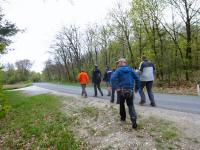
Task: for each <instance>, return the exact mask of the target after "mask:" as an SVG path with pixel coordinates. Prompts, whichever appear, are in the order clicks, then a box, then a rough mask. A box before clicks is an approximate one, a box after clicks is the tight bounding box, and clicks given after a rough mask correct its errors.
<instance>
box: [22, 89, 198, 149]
mask: <svg viewBox="0 0 200 150" xmlns="http://www.w3.org/2000/svg"><path fill="white" fill-rule="evenodd" d="M23 90H25V89H23ZM25 93H28V94H31V95H33V94H41V93H52V94H56V95H59V96H62V97H61V99H62V108H61V110H62V111H63V112H64V113H65V114H66V116H67V117H68V118H69V119H71V121H72V123H73V126H72V129H71V130H72V132H73V133H74V134H75V135H76V137H77V138H79V139H82V140H83V141H85V143H83V149H93V150H100V149H104V150H108V149H123V150H134V149H141V150H154V149H155V150H156V149H184V150H199V149H200V132H199V131H200V115H198V114H191V113H184V112H178V111H172V110H166V109H162V108H152V107H149V106H143V107H141V106H136V111H137V114H138V126H139V127H138V130H137V131H136V130H133V129H131V122H130V120H129V116H128V117H127V121H126V123H121V122H120V120H119V115H118V114H119V113H118V111H119V110H118V107H119V106H118V105H116V104H110V103H109V102H108V101H104V100H102V99H98V98H93V97H89V98H87V99H85V98H82V97H81V96H79V95H73V94H65V93H59V92H54V91H51V90H45V89H42V88H39V89H38V88H37V87H34V88H32V89H31V88H29V89H28V90H26V91H25Z"/></svg>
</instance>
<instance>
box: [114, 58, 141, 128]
mask: <svg viewBox="0 0 200 150" xmlns="http://www.w3.org/2000/svg"><path fill="white" fill-rule="evenodd" d="M117 64H118V69H117V70H116V71H115V72H114V73H113V74H112V76H111V85H112V86H113V87H114V88H115V89H117V92H118V94H119V95H118V96H119V97H118V98H119V101H120V116H121V121H126V110H125V105H124V103H125V101H126V103H127V106H128V109H129V115H130V119H131V121H132V128H133V129H136V128H137V122H136V120H137V114H136V112H135V108H134V103H133V98H134V91H133V90H134V87H135V92H137V91H138V90H139V84H140V80H139V77H138V76H137V74H136V73H135V71H134V69H133V68H131V67H129V66H128V64H127V61H126V59H124V58H121V59H119V60H118V61H117ZM134 83H136V86H134Z"/></svg>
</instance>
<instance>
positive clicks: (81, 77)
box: [78, 69, 89, 98]
mask: <svg viewBox="0 0 200 150" xmlns="http://www.w3.org/2000/svg"><path fill="white" fill-rule="evenodd" d="M78 81H79V82H80V84H81V87H82V94H81V95H82V96H85V98H86V97H87V92H86V85H87V84H88V83H89V76H88V74H87V73H86V72H85V71H84V70H83V69H82V70H81V72H80V73H79V74H78Z"/></svg>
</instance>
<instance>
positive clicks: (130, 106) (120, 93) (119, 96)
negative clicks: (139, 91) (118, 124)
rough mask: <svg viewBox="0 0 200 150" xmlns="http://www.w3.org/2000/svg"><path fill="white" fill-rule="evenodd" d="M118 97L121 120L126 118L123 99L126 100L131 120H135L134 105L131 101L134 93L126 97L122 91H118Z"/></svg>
mask: <svg viewBox="0 0 200 150" xmlns="http://www.w3.org/2000/svg"><path fill="white" fill-rule="evenodd" d="M118 98H119V103H120V116H121V120H122V121H125V120H126V109H125V101H126V104H127V106H128V111H129V115H130V119H131V121H132V122H133V121H135V120H136V119H137V114H136V112H135V107H134V103H133V98H134V93H132V96H130V97H128V98H127V97H125V96H124V95H123V94H122V92H118Z"/></svg>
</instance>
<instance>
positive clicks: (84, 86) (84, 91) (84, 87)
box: [81, 84, 87, 96]
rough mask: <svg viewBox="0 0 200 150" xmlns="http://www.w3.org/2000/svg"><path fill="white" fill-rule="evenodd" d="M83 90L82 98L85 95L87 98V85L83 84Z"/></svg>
mask: <svg viewBox="0 0 200 150" xmlns="http://www.w3.org/2000/svg"><path fill="white" fill-rule="evenodd" d="M81 88H82V94H81V95H82V96H83V94H85V96H87V92H86V84H81Z"/></svg>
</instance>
